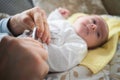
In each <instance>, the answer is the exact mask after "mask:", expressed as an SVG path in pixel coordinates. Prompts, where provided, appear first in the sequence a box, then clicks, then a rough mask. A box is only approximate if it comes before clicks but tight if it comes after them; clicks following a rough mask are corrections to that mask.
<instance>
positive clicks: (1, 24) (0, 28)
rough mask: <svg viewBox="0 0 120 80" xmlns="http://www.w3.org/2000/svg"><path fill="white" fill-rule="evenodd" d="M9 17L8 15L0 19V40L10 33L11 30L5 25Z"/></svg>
mask: <svg viewBox="0 0 120 80" xmlns="http://www.w3.org/2000/svg"><path fill="white" fill-rule="evenodd" d="M9 19H10V17H9V18H4V19H2V20H0V41H1V39H2V38H3V37H5V36H8V35H11V32H10V31H9V29H8V27H7V24H8V21H9Z"/></svg>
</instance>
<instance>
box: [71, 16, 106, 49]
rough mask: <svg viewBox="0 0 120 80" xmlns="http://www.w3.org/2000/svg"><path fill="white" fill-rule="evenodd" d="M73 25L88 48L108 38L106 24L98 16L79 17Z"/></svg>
mask: <svg viewBox="0 0 120 80" xmlns="http://www.w3.org/2000/svg"><path fill="white" fill-rule="evenodd" d="M73 26H74V28H75V31H76V32H77V34H78V35H79V36H80V37H82V38H83V39H84V40H85V41H86V42H87V45H88V48H94V47H96V46H99V45H100V44H102V43H104V42H105V40H107V38H108V26H107V24H106V23H105V21H104V20H103V19H102V18H101V17H100V16H97V15H92V16H83V17H79V18H78V19H77V20H76V21H75V22H74V24H73Z"/></svg>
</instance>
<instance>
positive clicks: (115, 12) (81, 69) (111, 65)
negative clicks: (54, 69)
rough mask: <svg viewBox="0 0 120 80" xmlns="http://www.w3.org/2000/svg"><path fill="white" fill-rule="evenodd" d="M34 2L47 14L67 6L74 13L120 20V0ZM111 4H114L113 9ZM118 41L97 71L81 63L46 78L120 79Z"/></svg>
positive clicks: (39, 0)
mask: <svg viewBox="0 0 120 80" xmlns="http://www.w3.org/2000/svg"><path fill="white" fill-rule="evenodd" d="M117 1H118V2H117ZM33 3H34V5H35V6H40V7H42V8H43V9H44V10H45V11H46V12H47V15H48V14H49V13H50V12H51V11H52V10H54V9H55V8H58V7H65V8H67V9H69V10H70V11H71V13H72V14H73V13H76V12H82V13H86V14H98V15H101V16H103V17H108V18H114V19H115V20H116V19H118V18H119V20H120V17H119V15H120V11H119V10H120V7H119V3H120V1H119V0H114V1H110V0H97V1H96V0H59V1H58V0H52V1H51V0H33ZM110 5H114V6H113V8H112V9H111V8H110ZM110 23H111V21H110V22H109V24H110ZM113 23H114V22H113ZM118 23H120V22H118ZM119 27H120V26H119ZM111 30H112V28H111ZM114 32H115V31H114ZM118 33H119V32H118ZM111 35H113V32H111ZM118 38H119V37H118ZM116 42H117V44H116V45H115V46H116V48H115V50H114V54H113V57H112V58H111V59H109V61H108V62H107V63H106V65H104V67H102V68H100V69H99V70H98V71H97V72H93V71H92V70H90V68H87V67H85V65H82V64H80V65H78V66H76V67H74V68H72V69H70V70H68V71H65V72H58V73H49V74H48V75H47V76H46V78H45V80H120V39H119V40H117V41H116ZM111 44H112V43H111ZM109 45H110V44H109ZM110 46H112V45H110Z"/></svg>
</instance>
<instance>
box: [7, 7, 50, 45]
mask: <svg viewBox="0 0 120 80" xmlns="http://www.w3.org/2000/svg"><path fill="white" fill-rule="evenodd" d="M35 26H36V27H37V35H36V36H37V37H38V38H40V39H41V40H42V41H43V42H45V43H47V44H48V43H49V42H50V31H49V27H48V24H47V19H46V14H45V12H44V10H42V9H41V8H39V7H34V8H32V9H29V10H26V11H24V12H22V13H19V14H16V15H14V16H12V17H11V19H10V21H9V29H10V30H11V32H12V33H13V34H14V35H15V36H17V35H19V34H21V33H23V31H24V30H25V29H28V30H33V28H34V27H35Z"/></svg>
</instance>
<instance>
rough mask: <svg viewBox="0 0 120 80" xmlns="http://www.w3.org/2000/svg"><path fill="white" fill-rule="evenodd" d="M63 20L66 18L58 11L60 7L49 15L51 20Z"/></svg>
mask: <svg viewBox="0 0 120 80" xmlns="http://www.w3.org/2000/svg"><path fill="white" fill-rule="evenodd" d="M60 19H61V20H62V19H65V18H64V17H63V16H62V15H61V14H60V12H59V11H58V9H56V10H54V11H52V12H51V13H50V15H49V16H48V19H47V20H48V21H51V20H60Z"/></svg>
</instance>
